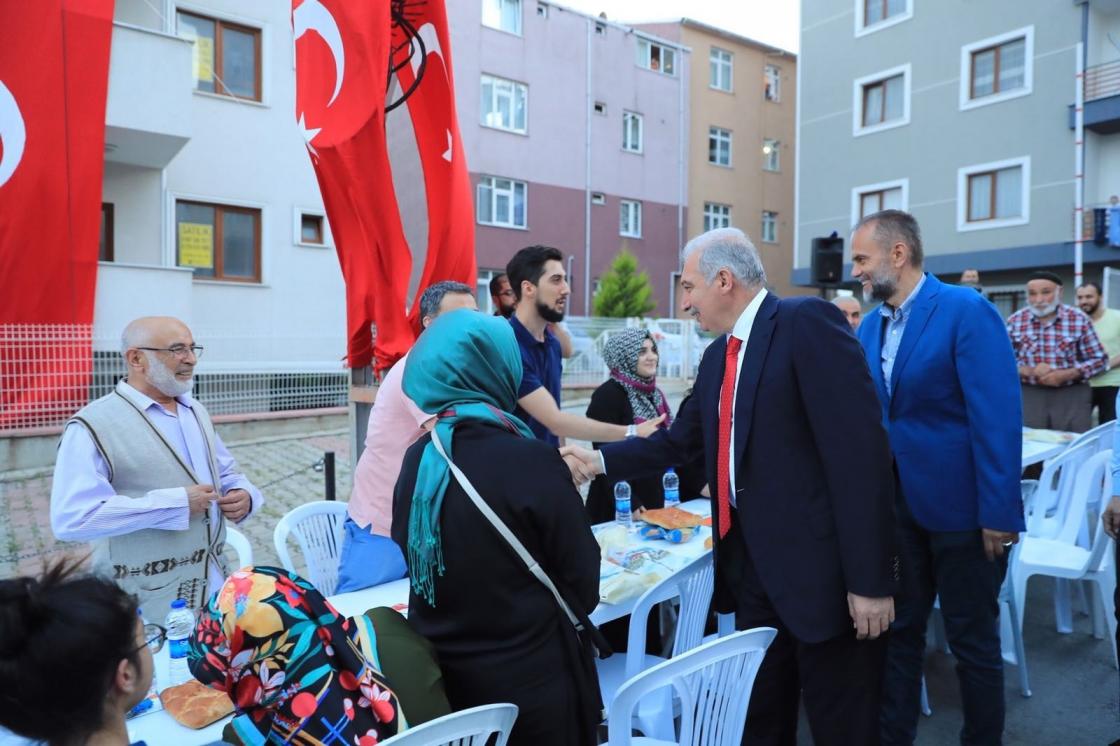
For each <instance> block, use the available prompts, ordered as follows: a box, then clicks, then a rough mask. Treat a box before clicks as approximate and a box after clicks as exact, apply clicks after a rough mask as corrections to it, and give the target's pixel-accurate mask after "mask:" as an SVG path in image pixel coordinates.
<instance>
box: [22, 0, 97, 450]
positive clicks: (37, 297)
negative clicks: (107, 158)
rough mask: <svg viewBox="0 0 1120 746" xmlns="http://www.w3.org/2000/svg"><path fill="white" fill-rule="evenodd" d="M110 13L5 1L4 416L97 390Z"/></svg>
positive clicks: (30, 415) (87, 6)
mask: <svg viewBox="0 0 1120 746" xmlns="http://www.w3.org/2000/svg"><path fill="white" fill-rule="evenodd" d="M112 20H113V0H35V2H20V3H8V4H6V6H5V9H4V17H3V32H2V34H0V36H2V39H3V43H2V44H0V278H3V289H4V290H3V292H2V293H0V327H3V329H2V330H0V427H7V428H11V427H17V426H19V425H20V424H21V423H31V424H41V423H42V422H45V421H46V420H45V419H43V418H41V417H36V416H35V413H36V412H38V413H42V412H45V411H48V410H58V411H59V412H61V413H62V414H63V416H64V417H65V416H69V414H71V413H73V411H74V410H75V409H77V408H78V406H80V405H81V404H83V403H84V402H85V401H87V400H88V395H89V390H88V389H89V373H90V356H91V352H90V348H89V337H90V334H89V328H88V327H89V325H91V324H92V323H93V302H94V290H95V286H96V279H97V256H98V234H99V226H100V219H101V176H102V169H103V159H104V144H105V101H106V94H107V91H108V81H109V46H110V42H111V39H112ZM62 335H65V337H64V336H62ZM67 339H69V341H67Z"/></svg>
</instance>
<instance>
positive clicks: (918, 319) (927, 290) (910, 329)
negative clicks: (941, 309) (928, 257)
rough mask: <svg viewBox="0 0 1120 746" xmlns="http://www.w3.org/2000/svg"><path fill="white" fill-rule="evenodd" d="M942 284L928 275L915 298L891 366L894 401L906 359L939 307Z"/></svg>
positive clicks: (892, 397)
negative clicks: (938, 299)
mask: <svg viewBox="0 0 1120 746" xmlns="http://www.w3.org/2000/svg"><path fill="white" fill-rule="evenodd" d="M940 284H941V283H940V282H938V280H937V278H936V277H934V276H933V275H926V282H925V284H924V285H922V290H921V292H920V293H918V297H917V298H915V299H914V307H913V308H912V309H911V310H910V318H908V319H907V320H906V329H905V330H904V331H903V332H902V341H901V342H900V343H899V345H898V354H897V355H896V356H895V359H894V367H893V368H891V400H892V401H893V400H894V397H895V396H896V395H897V394H898V379H899V376H900V375H901V373H902V369H903V368H904V367H905V366H906V361H907V360H909V359H910V353H911V352H913V351H914V347H915V346H916V345H917V344H918V337H920V336H921V335H922V332H923V331H924V330H925V328H926V324H927V323H928V322H929V317H930V316H931V315H932V314H933V309H934V308H936V307H937V303H935V302H934V298H935V296H936V295H937V290H938V286H939V285H940Z"/></svg>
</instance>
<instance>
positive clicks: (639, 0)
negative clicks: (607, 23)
mask: <svg viewBox="0 0 1120 746" xmlns="http://www.w3.org/2000/svg"><path fill="white" fill-rule="evenodd" d="M557 4H559V5H567V6H568V7H570V8H575V9H576V10H579V11H582V12H584V13H590V14H592V15H598V14H599V13H600V11H603V12H606V14H607V18H609V19H610V20H612V21H621V22H627V21H665V20H669V19H680V18H681V17H684V16H687V17H688V18H692V19H695V20H697V21H702V22H704V23H706V24H708V25H710V26H718V27H720V28H724V29H727V30H728V31H733V32H734V33H736V34H739V35H740V36H745V37H747V38H749V39H754V40H756V41H761V42H764V43H766V44H770V45H773V46H775V47H780V48H782V49H786V50H788V51H790V52H797V51H798V25H799V23H800V0H688V1H687V2H684V1H683V0H557Z"/></svg>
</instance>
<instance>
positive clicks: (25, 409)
mask: <svg viewBox="0 0 1120 746" xmlns="http://www.w3.org/2000/svg"><path fill="white" fill-rule="evenodd" d="M565 325H566V326H567V328H568V330H569V331H570V332H571V335H572V343H573V347H574V349H573V355H572V357H571V358H569V359H568V360H566V361H565V364H564V374H563V379H562V381H563V385H564V386H565V387H568V388H582V387H594V386H598V385H599V384H600V383H602V382H603V381H605V380H606V379H607V376H608V373H609V372H608V370H607V367H606V365H605V364H604V363H603V357H602V353H603V347H604V345H605V344H606V343H607V340H609V339H610V337H611V335H612V334H614V333H616V332H617V331H619V330H621V329H625V328H629V327H642V328H647V329H649V330H650V331H651V333H652V334H653V337H654V339H655V340H656V342H657V346H658V351H659V353H660V358H661V359H660V363H659V373H658V375H659V378H660V379H661V380H662V381H669V380H686V379H690V378H693V377H695V375H696V368H697V366H698V365H699V364H700V356H701V355H702V354H703V351H704V349H705V348H706V347H707V345H708V343H709V342H710V341H711V338H710V337H708V336H706V335H703V334H701V333H700V332H699V330H698V328H697V326H696V323H695V322H693V321H691V320H682V319H604V318H592V317H574V318H569V319H568V320H566V321H565ZM195 339H196V341H197V342H198V343H199V344H201V345H203V347H204V348H205V354H204V355H203V356H202V357H201V358H200V360H199V363H198V367H197V368H196V373H195V384H194V390H193V392H192V393H193V395H194V396H195V397H196V398H197V399H198V400H199V401H201V402H202V403H203V404H204V405H205V406H206V408H207V409H208V410H209V411H210V413H211V414H212V415H252V414H262V413H270V412H289V411H293V410H321V409H328V408H334V407H343V406H346V404H347V400H348V394H349V383H350V373H349V371H348V370H347V369H346V368H345V367H343V365H344V364H343V362H342V357H343V354H342V353H343V348H344V345H345V340H344V339H343V338H342V337H329V336H326V335H315V334H304V335H298V334H287V335H276V336H264V335H259V334H236V333H228V332H223V333H214V332H210V333H207V332H205V331H196V332H195ZM124 375H125V365H124V360H123V359H122V357H121V355H120V340H119V338H118V337H115V336H112V337H111V336H107V335H102V334H97V333H95V332H94V330H93V329H92V328H91V327H90V326H89V325H81V324H39V325H30V324H0V435H3V434H12V433H13V432H20V431H27V430H38V429H42V428H55V427H58V426H60V425H61V424H62V423H64V422H65V421H66V420H67V419H68V418H69V417H70V416H71V415H73V414H74V412H76V411H77V410H78V409H80V408H81V407H82V406H84V405H85V404H87V403H88V402H90V401H93V400H94V399H98V398H100V397H102V396H104V395H105V394H108V393H109V392H111V391H112V390H113V388H114V387H115V386H116V384H117V381H119V380H120V379H121V378H122V377H124Z"/></svg>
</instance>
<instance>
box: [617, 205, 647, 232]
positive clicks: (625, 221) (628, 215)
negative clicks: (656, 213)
mask: <svg viewBox="0 0 1120 746" xmlns="http://www.w3.org/2000/svg"><path fill="white" fill-rule="evenodd" d="M619 204H620V205H621V207H620V208H619V222H618V235H620V236H629V237H630V238H641V237H642V203H641V202H635V201H633V200H629V199H624V200H622V201H621V202H620V203H619Z"/></svg>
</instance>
